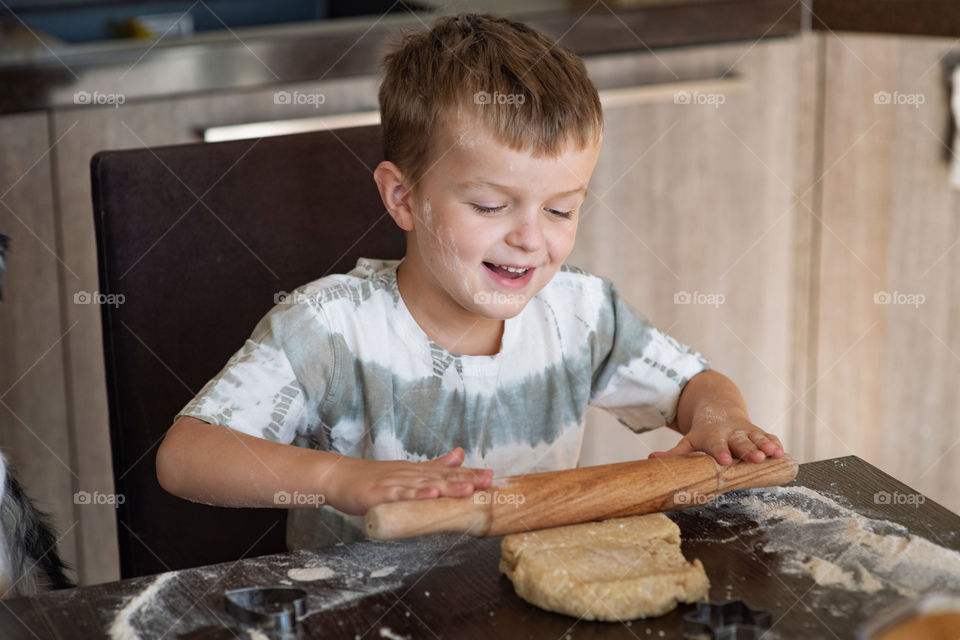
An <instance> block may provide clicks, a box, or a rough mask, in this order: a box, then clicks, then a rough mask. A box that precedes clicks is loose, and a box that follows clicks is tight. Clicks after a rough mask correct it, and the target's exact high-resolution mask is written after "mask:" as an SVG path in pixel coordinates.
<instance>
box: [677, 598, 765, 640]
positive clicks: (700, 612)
mask: <svg viewBox="0 0 960 640" xmlns="http://www.w3.org/2000/svg"><path fill="white" fill-rule="evenodd" d="M770 624H771V618H770V614H769V613H767V612H766V611H758V610H756V609H751V608H750V607H748V606H747V605H746V604H745V603H744V602H743V601H742V600H728V601H727V602H719V603H715V604H711V603H708V602H698V603H697V609H696V611H692V612H690V613H688V614H686V615H684V616H683V637H684V638H687V639H688V640H755V639H759V638H760V637H761V636H763V634H764V633H765V632H766V631H767V630H768V629H770Z"/></svg>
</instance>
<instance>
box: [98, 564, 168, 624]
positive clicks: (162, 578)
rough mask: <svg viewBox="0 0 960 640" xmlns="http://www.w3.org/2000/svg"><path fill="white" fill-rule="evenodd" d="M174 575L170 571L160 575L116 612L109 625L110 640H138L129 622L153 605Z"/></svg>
mask: <svg viewBox="0 0 960 640" xmlns="http://www.w3.org/2000/svg"><path fill="white" fill-rule="evenodd" d="M174 575H175V574H174V573H173V572H172V571H169V572H167V573H161V574H160V575H158V576H157V578H156V579H155V580H154V581H153V582H152V583H150V586H149V587H147V588H146V589H144V590H143V591H141V592H140V593H138V594H137V595H135V596H134V597H133V598H131V599H130V601H129V602H127V604H126V605H124V607H123V609H120V611H118V612H117V615H116V616H115V617H114V618H113V624H111V625H110V638H111V640H139V639H140V634H138V633H137V630H136V629H135V628H134V627H133V624H131V620H132V619H133V617H134V615H136V613H137V612H138V611H140V609H141V608H143V609H148V608H150V607H151V606H152V605H153V604H154V599H155V597H156V595H157V593H158V592H159V591H160V589H162V588H163V585H164V584H166V582H167V581H168V580H170V578H173V577H174Z"/></svg>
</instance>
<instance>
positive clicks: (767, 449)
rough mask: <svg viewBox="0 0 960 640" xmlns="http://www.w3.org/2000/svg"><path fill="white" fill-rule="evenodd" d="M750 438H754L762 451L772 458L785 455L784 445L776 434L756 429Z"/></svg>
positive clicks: (754, 441)
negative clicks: (777, 438)
mask: <svg viewBox="0 0 960 640" xmlns="http://www.w3.org/2000/svg"><path fill="white" fill-rule="evenodd" d="M750 439H751V440H753V444H755V445H757V448H758V449H760V451H763V453H765V454H766V455H768V456H770V457H772V458H779V457H780V456H782V455H783V445H781V444H780V441H779V440H776V436H773V435H771V434H768V433H764V432H763V431H754V432H753V433H751V434H750Z"/></svg>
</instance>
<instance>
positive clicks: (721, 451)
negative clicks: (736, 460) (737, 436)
mask: <svg viewBox="0 0 960 640" xmlns="http://www.w3.org/2000/svg"><path fill="white" fill-rule="evenodd" d="M703 450H704V451H706V452H707V453H709V454H710V455H712V456H713V459H714V460H716V461H717V463H719V464H721V465H723V466H727V465H728V464H733V454H731V453H730V445H729V444H728V443H727V439H726V438H718V439H717V440H716V441H714V442H713V443H712V444H710V445H709V446H707V447H704V449H703Z"/></svg>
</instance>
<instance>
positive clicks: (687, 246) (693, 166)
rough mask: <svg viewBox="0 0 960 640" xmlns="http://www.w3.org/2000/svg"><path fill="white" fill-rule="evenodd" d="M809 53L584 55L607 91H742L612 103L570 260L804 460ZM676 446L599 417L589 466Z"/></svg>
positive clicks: (798, 44)
mask: <svg viewBox="0 0 960 640" xmlns="http://www.w3.org/2000/svg"><path fill="white" fill-rule="evenodd" d="M811 46H812V43H811V41H810V40H809V39H808V38H805V37H804V38H801V37H794V38H779V39H771V40H767V41H763V42H760V43H753V42H745V43H735V44H723V45H717V46H710V47H697V48H694V49H670V50H666V51H658V52H656V54H651V53H648V54H640V55H637V54H634V55H629V56H609V57H597V58H592V59H591V60H590V61H588V68H589V70H590V74H591V77H592V78H593V80H594V83H595V84H597V85H598V86H600V87H601V88H603V87H604V86H605V85H610V84H613V83H618V84H621V85H622V84H625V83H628V84H633V83H636V84H649V83H657V82H675V81H677V80H678V79H679V80H684V81H686V80H690V79H697V78H699V79H714V80H715V79H718V78H737V79H739V80H740V83H739V84H737V85H734V88H733V90H731V91H729V92H727V93H723V92H719V93H709V92H708V93H701V92H700V91H698V90H697V89H692V90H691V91H690V92H687V94H686V95H685V94H677V95H676V96H669V95H668V96H667V98H666V99H665V100H663V101H660V102H656V103H645V104H641V105H637V106H623V107H615V108H609V109H606V110H605V119H606V128H605V132H604V139H605V142H604V146H603V148H602V150H601V154H600V159H599V162H598V164H597V168H596V170H595V173H594V176H593V178H592V180H591V185H590V188H591V195H590V196H589V197H588V199H587V202H586V203H585V207H584V211H583V214H582V217H581V221H580V226H579V230H578V238H577V244H576V246H575V248H574V251H573V254H572V255H571V257H570V260H569V262H571V263H572V264H576V265H578V266H581V267H583V268H585V269H587V270H589V271H592V272H594V273H597V274H600V275H604V276H606V277H609V278H611V279H612V280H613V282H614V283H615V284H616V285H617V288H618V289H619V290H620V292H621V294H622V295H623V296H624V297H625V298H626V299H627V300H629V301H630V302H631V303H632V304H633V305H634V306H635V307H637V308H638V309H639V310H640V311H642V312H644V313H645V314H646V315H647V316H648V317H649V318H650V320H651V321H652V322H653V323H654V324H655V325H657V326H658V327H659V328H660V329H662V330H664V331H666V332H668V333H670V334H671V335H673V336H674V337H676V338H677V339H678V340H680V341H681V342H684V343H687V344H689V345H690V346H692V347H694V348H695V349H697V350H699V351H701V352H702V353H703V354H704V355H706V356H707V357H708V358H710V360H711V365H712V366H713V368H715V369H717V370H718V371H720V372H722V373H724V374H725V375H727V376H729V377H730V378H732V379H733V380H734V381H735V382H736V383H737V384H738V385H739V386H740V388H741V389H742V391H743V393H744V396H745V398H746V400H747V403H748V406H749V408H750V411H751V418H752V419H753V421H754V423H756V424H758V425H761V426H762V427H764V428H766V429H768V430H770V431H772V432H774V433H777V434H778V435H779V436H780V437H781V438H782V439H783V441H784V443H785V444H786V446H787V448H788V450H790V451H791V452H792V453H793V454H794V455H796V456H797V457H798V458H800V459H805V457H806V451H805V450H804V447H805V444H806V443H805V440H804V438H803V429H802V426H801V425H802V423H803V420H804V410H805V405H806V401H805V400H804V399H803V397H802V395H803V391H804V389H805V382H804V380H805V371H804V370H803V369H802V365H803V363H804V354H805V351H806V348H807V345H806V340H807V329H808V327H807V323H808V320H807V311H806V310H807V308H808V304H807V298H808V297H809V289H810V285H809V278H810V273H809V264H808V260H809V258H808V250H807V249H808V244H809V237H810V234H811V228H812V227H811V224H812V218H811V216H810V214H809V212H808V211H807V210H806V209H805V208H804V207H803V206H802V205H801V204H799V203H798V202H797V199H798V198H799V197H800V196H801V194H804V192H805V191H807V188H808V186H809V184H810V181H811V178H810V176H811V175H812V173H811V154H810V152H811V149H810V147H809V144H808V142H807V141H808V140H809V139H810V138H812V126H813V125H812V120H811V118H810V117H809V114H810V113H811V109H812V99H811V98H810V97H809V96H807V95H805V88H809V85H810V84H811V78H812V75H811V73H810V67H812V65H813V62H812V61H811V59H810V58H809V57H808V56H806V55H804V54H805V53H809V51H810V49H811ZM798 367H800V368H798ZM798 397H799V398H800V400H798ZM678 439H679V436H678V435H677V434H676V433H675V432H673V431H671V430H669V429H659V430H656V431H653V432H649V433H647V434H642V435H640V436H637V435H636V434H633V433H632V432H630V431H629V430H628V429H626V428H625V427H623V426H621V425H620V424H619V423H618V422H617V421H616V420H615V419H614V418H612V417H611V416H609V415H608V414H606V413H605V412H603V411H602V410H596V409H591V410H590V411H589V412H588V433H587V436H586V439H585V442H584V444H583V460H582V462H583V463H584V464H598V463H601V462H604V461H610V460H612V459H616V460H627V459H635V458H638V457H647V455H648V454H649V453H650V451H652V450H658V449H663V448H668V447H670V446H673V444H675V443H676V441H677V440H678Z"/></svg>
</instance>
